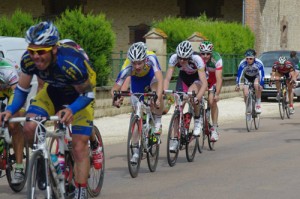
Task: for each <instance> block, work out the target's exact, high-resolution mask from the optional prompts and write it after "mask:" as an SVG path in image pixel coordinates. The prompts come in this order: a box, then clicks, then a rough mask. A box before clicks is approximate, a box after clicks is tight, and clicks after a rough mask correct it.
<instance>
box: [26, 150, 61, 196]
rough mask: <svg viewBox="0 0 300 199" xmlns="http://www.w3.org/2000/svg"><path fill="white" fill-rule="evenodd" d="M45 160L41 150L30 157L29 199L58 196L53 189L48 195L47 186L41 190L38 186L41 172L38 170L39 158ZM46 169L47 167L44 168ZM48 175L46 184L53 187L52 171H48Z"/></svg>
mask: <svg viewBox="0 0 300 199" xmlns="http://www.w3.org/2000/svg"><path fill="white" fill-rule="evenodd" d="M40 158H41V159H42V160H43V161H45V160H44V157H43V155H42V152H41V151H35V152H34V153H33V154H32V155H31V158H30V163H29V167H28V178H27V198H28V199H36V198H46V199H51V198H57V197H55V196H54V194H53V191H51V190H50V191H49V195H47V188H46V189H45V190H40V189H39V188H38V185H37V184H38V183H37V176H38V175H39V174H40V173H39V171H38V167H37V163H38V159H40ZM43 169H45V168H43ZM47 173H48V177H47V178H46V181H47V182H46V185H48V187H49V189H52V188H53V184H52V183H50V181H51V180H53V179H54V177H53V176H52V173H51V172H49V171H48V172H47Z"/></svg>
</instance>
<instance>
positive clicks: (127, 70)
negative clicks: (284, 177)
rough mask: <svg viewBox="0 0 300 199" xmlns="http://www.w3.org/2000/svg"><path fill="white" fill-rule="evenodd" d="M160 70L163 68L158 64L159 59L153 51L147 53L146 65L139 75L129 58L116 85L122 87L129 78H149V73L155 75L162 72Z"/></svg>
mask: <svg viewBox="0 0 300 199" xmlns="http://www.w3.org/2000/svg"><path fill="white" fill-rule="evenodd" d="M160 70H161V67H160V65H159V62H158V59H157V57H156V55H155V53H154V52H152V51H147V57H146V59H145V65H144V67H143V69H142V71H141V72H139V73H136V71H135V70H134V68H133V66H132V65H131V62H130V60H129V59H128V58H127V59H126V60H125V62H124V64H123V66H122V68H121V71H120V73H119V75H118V77H117V80H116V83H117V84H118V85H122V84H123V82H124V81H125V79H126V78H127V77H128V76H133V77H137V78H143V77H145V76H147V75H148V74H149V73H152V74H153V75H154V73H155V72H156V71H160Z"/></svg>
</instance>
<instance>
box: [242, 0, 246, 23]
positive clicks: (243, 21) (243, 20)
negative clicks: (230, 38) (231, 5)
mask: <svg viewBox="0 0 300 199" xmlns="http://www.w3.org/2000/svg"><path fill="white" fill-rule="evenodd" d="M242 12H243V19H242V23H243V26H245V0H243V11H242Z"/></svg>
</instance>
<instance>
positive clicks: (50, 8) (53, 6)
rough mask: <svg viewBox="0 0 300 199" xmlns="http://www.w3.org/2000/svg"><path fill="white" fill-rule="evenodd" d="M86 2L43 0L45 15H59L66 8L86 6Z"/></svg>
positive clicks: (84, 0)
mask: <svg viewBox="0 0 300 199" xmlns="http://www.w3.org/2000/svg"><path fill="white" fill-rule="evenodd" d="M86 1H87V0H63V1H62V0H43V5H44V6H45V15H46V16H49V15H50V16H51V15H59V14H61V13H62V12H64V11H65V10H66V9H67V8H69V9H75V8H78V7H80V6H82V5H85V4H86Z"/></svg>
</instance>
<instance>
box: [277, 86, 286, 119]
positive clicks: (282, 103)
mask: <svg viewBox="0 0 300 199" xmlns="http://www.w3.org/2000/svg"><path fill="white" fill-rule="evenodd" d="M280 96H281V99H280V100H279V101H278V106H279V113H280V117H281V119H282V120H284V117H285V113H284V111H285V96H284V95H283V93H282V91H281V92H280Z"/></svg>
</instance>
